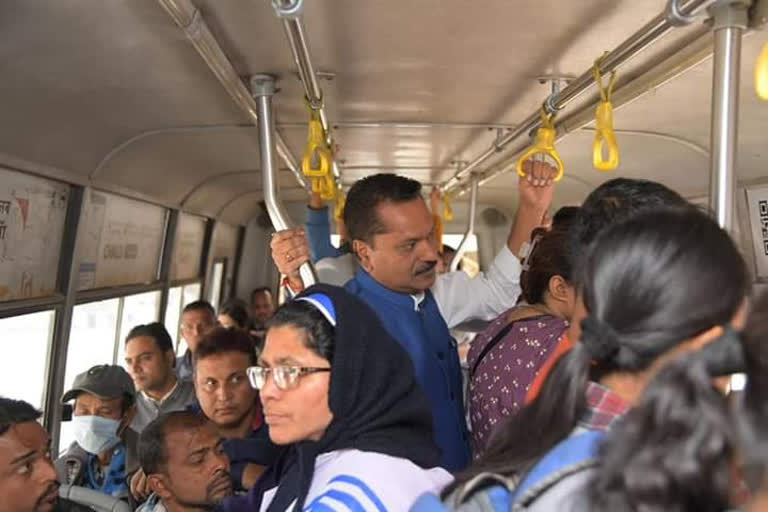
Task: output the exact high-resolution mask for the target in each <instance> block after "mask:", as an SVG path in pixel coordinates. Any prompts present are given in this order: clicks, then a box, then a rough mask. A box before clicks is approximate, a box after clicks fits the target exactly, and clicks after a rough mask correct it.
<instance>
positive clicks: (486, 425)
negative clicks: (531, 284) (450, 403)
mask: <svg viewBox="0 0 768 512" xmlns="http://www.w3.org/2000/svg"><path fill="white" fill-rule="evenodd" d="M511 311H512V310H511V309H510V310H509V311H506V312H505V313H503V314H502V315H501V316H499V317H498V318H497V319H496V320H495V321H494V322H493V323H492V324H491V325H490V326H488V328H487V329H486V330H485V331H483V332H482V333H481V334H479V335H478V336H477V338H475V340H474V341H473V342H472V347H471V348H470V349H469V354H468V355H467V363H468V366H469V368H470V369H472V368H475V366H477V368H476V369H475V372H474V374H472V375H470V381H469V418H470V422H471V424H472V448H473V453H474V456H475V458H478V457H479V456H480V455H481V454H482V453H483V451H485V448H486V447H487V445H488V442H489V441H490V438H491V434H492V433H493V431H494V429H495V428H496V427H497V425H498V424H500V423H501V422H502V420H503V419H504V418H506V417H507V416H511V415H512V414H514V413H515V412H517V411H518V410H519V409H520V408H521V407H523V404H524V401H525V394H526V392H527V391H528V386H530V384H531V382H532V381H533V379H534V377H535V376H536V373H537V372H538V370H539V368H540V367H541V365H543V364H544V362H545V361H546V360H547V358H548V356H549V354H550V352H551V351H552V350H553V349H554V348H555V346H556V345H557V342H558V340H559V339H560V336H562V334H563V332H564V331H565V330H566V328H567V327H568V322H566V321H565V320H563V319H560V318H557V317H555V316H551V315H539V316H534V317H528V318H522V319H520V320H515V321H514V325H513V326H512V328H511V329H510V330H509V331H508V332H507V333H506V334H505V335H504V337H503V338H502V339H501V340H499V341H498V342H497V343H496V344H495V346H494V347H493V348H491V349H490V350H489V351H487V353H486V354H485V355H484V356H483V357H482V360H481V361H480V363H479V364H478V362H477V361H478V358H479V357H480V356H481V354H482V353H483V352H484V348H485V347H486V345H488V344H489V343H490V342H491V341H492V340H493V338H495V337H496V335H497V334H498V333H499V332H500V331H501V330H502V329H504V327H505V326H507V324H508V323H509V322H508V320H507V319H508V317H509V314H510V312H511Z"/></svg>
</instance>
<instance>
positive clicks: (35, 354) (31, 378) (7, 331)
mask: <svg viewBox="0 0 768 512" xmlns="http://www.w3.org/2000/svg"><path fill="white" fill-rule="evenodd" d="M55 316H56V315H55V314H54V312H53V311H40V312H38V313H31V314H28V315H21V316H14V317H9V318H2V319H0V332H2V333H3V339H4V344H5V346H4V350H3V357H0V390H2V394H3V395H6V396H8V397H12V398H15V399H18V400H25V401H27V402H29V403H31V404H32V405H34V406H35V407H36V408H38V409H42V407H43V395H44V392H45V384H46V378H45V366H46V362H47V359H48V348H49V345H50V341H51V334H52V332H53V320H54V318H55ZM22 344H23V347H24V349H23V350H18V348H19V347H20V346H21V345H22Z"/></svg>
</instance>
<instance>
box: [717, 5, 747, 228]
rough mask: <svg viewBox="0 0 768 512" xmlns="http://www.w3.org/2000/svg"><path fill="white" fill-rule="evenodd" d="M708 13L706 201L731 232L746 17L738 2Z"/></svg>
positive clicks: (743, 8) (744, 10) (718, 7)
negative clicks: (709, 109)
mask: <svg viewBox="0 0 768 512" xmlns="http://www.w3.org/2000/svg"><path fill="white" fill-rule="evenodd" d="M710 12H711V13H712V15H713V19H714V26H713V30H714V35H715V51H714V57H713V78H712V129H711V157H712V160H711V169H710V171H711V177H710V184H709V191H710V196H709V198H710V207H711V208H712V211H713V212H714V214H715V218H716V219H717V222H718V223H719V224H720V225H721V226H722V227H723V228H724V229H726V230H728V231H731V230H732V228H733V222H734V213H735V212H734V194H735V191H736V173H735V167H736V144H737V136H738V121H739V72H740V69H741V36H742V33H743V31H744V30H745V29H746V28H747V20H748V17H747V9H746V7H745V6H744V5H743V4H742V3H741V2H733V1H723V2H718V3H716V4H715V5H713V6H712V7H711V8H710Z"/></svg>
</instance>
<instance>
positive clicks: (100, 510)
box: [59, 485, 132, 512]
mask: <svg viewBox="0 0 768 512" xmlns="http://www.w3.org/2000/svg"><path fill="white" fill-rule="evenodd" d="M59 497H60V498H63V499H67V500H69V501H74V502H75V503H78V504H80V505H84V506H86V507H90V508H92V509H93V510H95V511H97V512H132V509H131V506H130V505H128V503H126V502H125V501H123V500H121V499H120V498H115V497H114V496H110V495H108V494H104V493H101V492H99V491H94V490H93V489H88V488H87V487H79V486H77V485H62V486H61V487H59Z"/></svg>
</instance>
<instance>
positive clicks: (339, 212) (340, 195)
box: [333, 189, 347, 221]
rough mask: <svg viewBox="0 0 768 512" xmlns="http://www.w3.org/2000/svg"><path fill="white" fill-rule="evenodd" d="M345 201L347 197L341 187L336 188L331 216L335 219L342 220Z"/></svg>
mask: <svg viewBox="0 0 768 512" xmlns="http://www.w3.org/2000/svg"><path fill="white" fill-rule="evenodd" d="M346 202H347V198H346V197H345V196H344V192H342V191H341V189H339V190H337V194H336V204H335V205H334V206H333V218H334V219H336V220H337V221H339V220H342V219H343V216H344V205H345V204H346Z"/></svg>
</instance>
